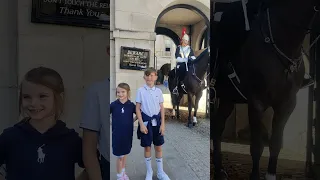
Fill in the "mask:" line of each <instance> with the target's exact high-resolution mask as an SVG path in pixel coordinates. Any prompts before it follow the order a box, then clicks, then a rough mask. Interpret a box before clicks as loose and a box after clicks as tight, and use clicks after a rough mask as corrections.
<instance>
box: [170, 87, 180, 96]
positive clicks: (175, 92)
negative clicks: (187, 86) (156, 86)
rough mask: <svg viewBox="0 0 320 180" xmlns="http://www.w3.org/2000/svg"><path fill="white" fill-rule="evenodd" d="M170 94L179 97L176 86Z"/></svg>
mask: <svg viewBox="0 0 320 180" xmlns="http://www.w3.org/2000/svg"><path fill="white" fill-rule="evenodd" d="M172 94H175V95H179V92H178V86H176V87H175V88H174V89H173V90H172Z"/></svg>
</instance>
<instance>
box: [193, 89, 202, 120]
mask: <svg viewBox="0 0 320 180" xmlns="http://www.w3.org/2000/svg"><path fill="white" fill-rule="evenodd" d="M201 97H202V91H199V92H198V93H197V94H196V99H195V101H194V112H193V126H195V125H196V124H197V111H198V107H199V101H200V98H201Z"/></svg>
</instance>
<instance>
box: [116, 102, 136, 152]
mask: <svg viewBox="0 0 320 180" xmlns="http://www.w3.org/2000/svg"><path fill="white" fill-rule="evenodd" d="M134 113H136V106H135V104H134V103H132V102H131V101H130V100H128V101H127V102H125V103H124V104H122V103H121V102H120V101H119V100H116V101H114V102H112V103H111V104H110V114H112V152H113V154H114V155H115V156H122V155H126V154H129V153H130V151H131V148H132V138H133V123H134V121H133V114H134Z"/></svg>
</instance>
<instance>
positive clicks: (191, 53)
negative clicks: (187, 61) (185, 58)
mask: <svg viewBox="0 0 320 180" xmlns="http://www.w3.org/2000/svg"><path fill="white" fill-rule="evenodd" d="M189 56H190V58H191V59H192V60H195V59H197V58H196V57H195V56H194V52H193V50H192V48H191V47H190V55H189Z"/></svg>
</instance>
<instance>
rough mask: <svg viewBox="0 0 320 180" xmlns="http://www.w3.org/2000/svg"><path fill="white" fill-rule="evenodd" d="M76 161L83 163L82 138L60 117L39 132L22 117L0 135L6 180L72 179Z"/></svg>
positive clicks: (1, 162)
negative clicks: (46, 128)
mask: <svg viewBox="0 0 320 180" xmlns="http://www.w3.org/2000/svg"><path fill="white" fill-rule="evenodd" d="M76 163H77V164H79V166H80V167H84V165H83V161H82V140H81V138H80V136H79V135H78V133H77V132H75V130H73V129H69V128H67V127H66V124H65V123H64V122H62V121H60V120H59V121H57V123H56V125H55V126H54V127H52V128H51V129H49V130H48V131H47V132H45V133H43V134H41V133H39V132H38V131H37V130H36V129H34V128H33V127H32V126H31V125H30V124H29V122H28V121H27V120H24V121H21V122H19V123H17V124H16V125H14V126H13V127H10V128H7V129H5V130H4V131H3V133H2V134H1V135H0V166H1V165H2V164H5V165H6V168H7V172H6V175H7V180H21V179H25V180H44V179H45V180H57V179H59V180H74V179H75V174H74V171H75V164H76Z"/></svg>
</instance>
